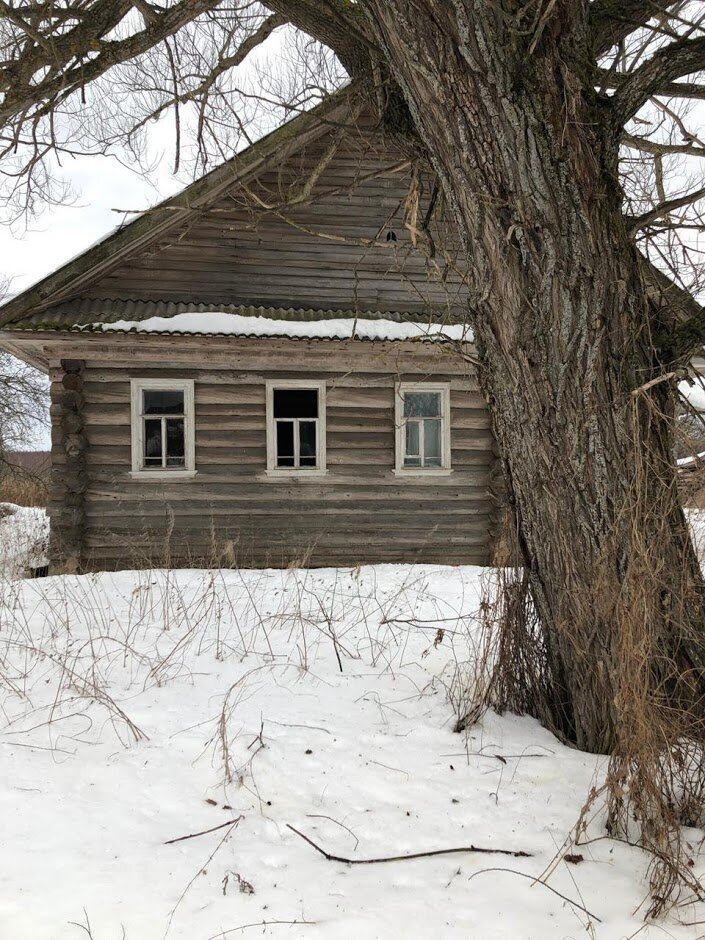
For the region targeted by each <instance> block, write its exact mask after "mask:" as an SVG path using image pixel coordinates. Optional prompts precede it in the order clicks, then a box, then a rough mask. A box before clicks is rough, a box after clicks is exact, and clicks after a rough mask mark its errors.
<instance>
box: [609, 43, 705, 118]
mask: <svg viewBox="0 0 705 940" xmlns="http://www.w3.org/2000/svg"><path fill="white" fill-rule="evenodd" d="M703 69H705V36H700V37H698V38H697V39H684V40H681V41H678V42H672V43H670V44H669V45H668V46H664V47H663V48H662V49H659V50H658V51H657V52H655V53H654V54H653V55H652V57H651V58H650V59H648V61H646V62H645V63H644V64H643V65H642V66H640V67H639V68H638V69H635V71H633V72H631V73H629V75H627V76H626V77H625V78H624V80H621V81H620V84H619V85H618V87H617V91H616V92H615V94H614V96H613V98H612V106H613V108H614V119H615V123H616V125H617V126H618V127H619V128H622V127H623V126H624V125H625V124H626V123H627V121H628V120H629V119H630V118H632V117H634V115H635V114H636V113H637V111H638V110H639V109H640V108H641V107H642V106H643V105H645V104H646V102H647V101H648V100H649V98H651V96H652V95H656V94H663V93H664V92H663V87H664V86H666V85H669V84H671V83H673V82H675V80H676V79H677V78H681V77H682V76H685V75H692V74H693V73H694V72H699V71H702V70H703ZM676 87H678V85H677V84H676Z"/></svg>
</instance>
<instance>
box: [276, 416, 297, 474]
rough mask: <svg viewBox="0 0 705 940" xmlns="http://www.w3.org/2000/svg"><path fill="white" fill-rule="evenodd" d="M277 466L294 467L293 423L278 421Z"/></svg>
mask: <svg viewBox="0 0 705 940" xmlns="http://www.w3.org/2000/svg"><path fill="white" fill-rule="evenodd" d="M277 466H278V467H293V466H294V422H293V421H277Z"/></svg>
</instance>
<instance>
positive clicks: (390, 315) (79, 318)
mask: <svg viewBox="0 0 705 940" xmlns="http://www.w3.org/2000/svg"><path fill="white" fill-rule="evenodd" d="M182 313H232V314H238V315H240V316H246V317H265V318H267V319H271V320H284V321H288V322H298V323H315V322H320V321H325V320H343V319H347V320H387V321H389V320H391V321H393V322H395V323H419V324H424V323H426V324H431V323H438V324H441V323H442V324H457V323H463V322H464V318H461V317H459V316H458V315H457V314H452V313H450V312H448V311H444V312H443V314H442V315H441V314H440V312H439V314H437V315H435V316H431V315H430V314H428V313H427V314H425V315H424V314H421V313H399V312H396V313H395V312H389V311H384V312H381V311H378V310H366V311H356V310H313V309H307V310H302V309H292V308H284V307H255V306H247V305H244V306H243V305H236V304H195V303H173V302H171V301H164V300H92V299H83V300H77V301H70V302H66V303H63V304H58V305H57V306H55V307H49V308H48V309H47V310H43V311H40V312H39V313H34V314H31V315H30V316H28V317H25V318H23V319H22V320H21V321H19V322H17V323H8V324H7V325H6V326H5V327H4V329H5V330H8V331H12V332H27V331H31V332H34V331H36V330H52V331H54V330H58V331H62V332H103V331H102V329H101V324H104V323H115V322H117V321H118V320H127V321H132V322H139V321H141V320H148V319H150V318H152V317H163V318H170V317H174V316H177V315H178V314H182ZM162 332H167V333H168V332H169V331H162ZM179 332H180V331H178V330H174V331H173V333H174V335H177V334H178V333H179ZM206 332H207V334H208V335H226V334H218V333H213V332H212V331H211V330H208V331H205V330H204V333H206ZM191 335H193V333H191ZM253 335H256V334H253Z"/></svg>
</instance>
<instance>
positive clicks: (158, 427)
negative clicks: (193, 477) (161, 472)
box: [141, 388, 186, 469]
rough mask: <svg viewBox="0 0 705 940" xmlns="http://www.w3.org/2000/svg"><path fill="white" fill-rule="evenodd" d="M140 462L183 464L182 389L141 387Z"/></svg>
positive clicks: (180, 466)
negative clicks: (141, 444) (141, 447)
mask: <svg viewBox="0 0 705 940" xmlns="http://www.w3.org/2000/svg"><path fill="white" fill-rule="evenodd" d="M141 421H142V441H143V454H142V466H143V467H144V468H145V469H148V468H152V469H160V468H161V469H183V468H184V467H185V466H186V431H185V421H186V415H185V411H184V392H183V389H156V388H155V389H151V388H150V389H146V388H144V389H142V414H141Z"/></svg>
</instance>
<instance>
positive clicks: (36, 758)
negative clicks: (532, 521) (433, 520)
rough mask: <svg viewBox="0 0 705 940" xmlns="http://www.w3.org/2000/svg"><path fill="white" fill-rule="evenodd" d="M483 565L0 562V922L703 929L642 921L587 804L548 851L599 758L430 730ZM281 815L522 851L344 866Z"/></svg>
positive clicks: (6, 932) (467, 645) (447, 702)
mask: <svg viewBox="0 0 705 940" xmlns="http://www.w3.org/2000/svg"><path fill="white" fill-rule="evenodd" d="M11 518H15V519H18V518H21V515H20V516H19V517H18V515H17V514H15V516H13V517H11ZM486 574H487V572H485V571H483V569H480V568H473V567H465V568H451V567H442V566H428V567H411V566H401V565H399V566H393V565H380V566H374V567H363V568H360V569H354V570H350V569H324V570H316V571H307V570H287V571H277V570H268V571H237V570H233V571H230V570H214V571H172V572H169V571H143V572H130V571H124V572H118V573H115V574H97V575H85V576H81V577H74V576H66V577H53V578H46V579H41V580H25V581H22V580H14V581H6V582H4V583H3V584H2V585H0V697H1V698H2V708H0V716H1V725H0V747H1V748H2V757H3V773H2V775H0V819H2V837H3V852H2V853H1V854H0V884H2V891H1V892H0V936H2V937H3V938H8V940H30V938H31V940H78V938H81V937H84V938H85V937H86V936H87V931H88V930H89V929H90V931H91V936H93V937H94V938H95V940H120V938H121V937H124V938H125V940H152V938H168V940H215V938H233V937H240V936H249V935H255V936H260V935H265V936H271V937H274V938H276V937H284V936H285V937H292V938H311V940H353V938H355V940H357V938H359V940H372V938H385V940H388V938H404V940H406V938H422V940H426V938H428V940H432V938H433V940H435V938H469V937H472V938H478V940H500V938H502V940H545V938H554V937H555V938H567V937H573V938H577V937H582V936H585V937H594V938H598V940H622V938H627V937H631V936H637V935H638V936H639V938H640V940H656V938H661V937H664V936H668V937H671V938H677V940H685V938H695V937H697V936H700V935H702V930H701V929H700V928H698V927H687V926H683V925H680V924H677V923H676V922H675V921H673V920H669V921H666V922H665V923H664V924H661V925H656V926H653V925H649V926H643V925H642V923H641V920H640V913H639V911H637V907H638V905H639V903H640V901H641V900H642V898H643V897H644V894H645V891H646V888H645V873H646V868H647V865H648V858H647V857H646V856H645V854H644V853H642V852H641V851H640V850H639V849H637V848H633V847H630V846H628V845H625V844H622V843H619V842H612V841H610V840H608V839H604V838H599V837H600V836H602V835H603V834H604V832H603V829H602V828H601V827H602V824H603V822H604V818H603V816H602V814H601V812H599V811H598V812H596V813H595V816H594V819H593V822H592V823H591V825H590V828H589V833H588V835H589V836H590V837H596V838H597V841H594V842H592V843H591V844H589V845H585V846H581V847H578V848H572V850H571V851H572V852H573V853H574V854H578V855H581V856H583V860H582V861H580V862H579V864H569V863H568V862H567V861H566V860H565V859H564V855H565V852H566V851H567V849H566V847H565V840H566V837H567V836H568V835H569V833H570V831H571V829H572V828H573V826H574V824H575V822H576V820H577V818H578V814H579V812H580V808H581V806H582V804H583V802H584V800H585V797H586V795H587V793H588V791H589V789H590V787H591V786H592V785H593V784H594V783H596V782H599V780H600V777H601V775H602V773H603V772H604V767H605V760H604V758H601V757H599V756H593V755H588V754H582V753H579V752H577V751H574V750H571V749H568V748H566V747H563V746H562V745H560V744H559V743H558V742H557V741H556V740H555V739H554V738H553V737H552V736H551V735H550V734H549V733H548V732H546V731H545V730H543V729H542V728H541V727H540V726H539V724H538V723H537V722H535V721H533V720H530V719H528V718H520V717H516V716H511V715H506V716H504V717H499V716H497V715H494V714H488V715H486V716H485V717H484V718H483V720H482V721H481V722H480V723H479V724H477V725H476V726H474V727H473V728H472V729H471V730H470V732H469V734H468V736H467V737H465V736H460V735H457V734H454V733H453V731H452V727H453V721H454V711H455V708H457V707H460V706H459V704H458V696H459V695H460V692H459V689H460V687H461V686H460V685H459V684H458V683H457V677H458V676H459V675H460V676H462V675H464V674H465V672H466V665H465V664H467V662H468V661H472V659H473V657H474V655H475V644H476V640H477V637H476V632H475V631H476V627H475V621H474V619H473V613H474V612H475V611H476V610H477V607H478V603H479V597H480V591H481V586H482V579H483V577H485V576H486ZM454 706H455V708H454ZM226 823H227V824H228V825H227V826H224V825H223V824H226ZM231 824H232V825H231ZM289 824H290V825H292V826H294V827H295V828H296V829H298V830H300V831H301V832H303V833H304V834H306V835H307V836H309V837H310V838H311V839H313V840H315V841H316V842H317V843H319V844H320V845H322V846H324V847H325V848H326V849H327V850H328V851H329V852H331V853H333V854H336V855H339V856H343V857H347V858H352V859H365V858H374V857H379V856H389V855H399V854H403V853H413V852H419V851H424V850H432V849H446V848H453V847H459V846H468V845H470V844H474V845H477V846H482V847H487V848H504V849H511V850H523V851H526V852H529V853H531V857H529V858H511V857H506V856H502V855H481V854H473V853H463V854H454V855H445V856H437V857H429V858H420V859H417V860H414V861H397V862H389V863H386V864H372V865H349V864H347V863H345V862H342V861H329V860H327V859H326V858H324V857H323V856H322V855H320V854H319V853H317V852H316V851H315V849H314V848H313V847H312V846H311V845H309V844H307V843H306V842H305V841H304V840H303V839H302V838H300V837H299V836H298V835H297V834H296V833H294V832H293V831H292V830H291V829H289V828H288V825H289ZM216 827H221V828H216ZM211 829H212V830H213V831H211V832H208V833H205V834H201V835H197V836H195V837H194V838H186V839H183V840H182V841H178V842H173V843H172V844H167V843H168V842H169V841H170V840H174V839H176V838H179V837H183V836H190V835H192V834H195V833H203V832H204V830H211ZM689 835H691V836H692V840H693V841H694V842H695V841H697V840H699V839H700V838H701V837H702V833H700V832H695V831H693V832H692V833H690V834H689ZM698 870H699V871H702V870H703V865H702V864H701V863H700V862H698ZM517 873H520V874H517ZM522 874H523V875H528V876H530V878H526V877H522V876H521V875H522ZM538 877H541V878H543V880H544V881H545V884H541V883H535V882H534V881H533V880H532V879H533V878H538ZM546 885H548V886H550V888H553V889H555V890H556V891H559V892H561V893H562V894H564V895H565V896H566V897H568V898H570V899H571V900H572V901H574V902H576V904H580V905H582V906H583V907H585V908H587V909H589V910H590V911H592V912H593V914H594V915H596V917H599V918H600V919H601V922H597V920H596V919H595V918H594V917H593V918H591V917H589V916H588V915H587V914H586V913H584V911H582V910H581V909H580V908H578V907H577V906H575V905H574V904H571V903H568V902H567V901H565V900H563V899H562V898H560V897H558V896H557V895H556V894H554V893H553V892H552V891H551V890H549V887H547V886H546ZM679 915H680V917H681V918H682V919H683V920H701V921H702V917H703V912H702V911H701V910H700V909H699V908H697V907H687V908H683V909H681V910H680V911H679ZM263 922H264V926H262V924H263Z"/></svg>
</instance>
